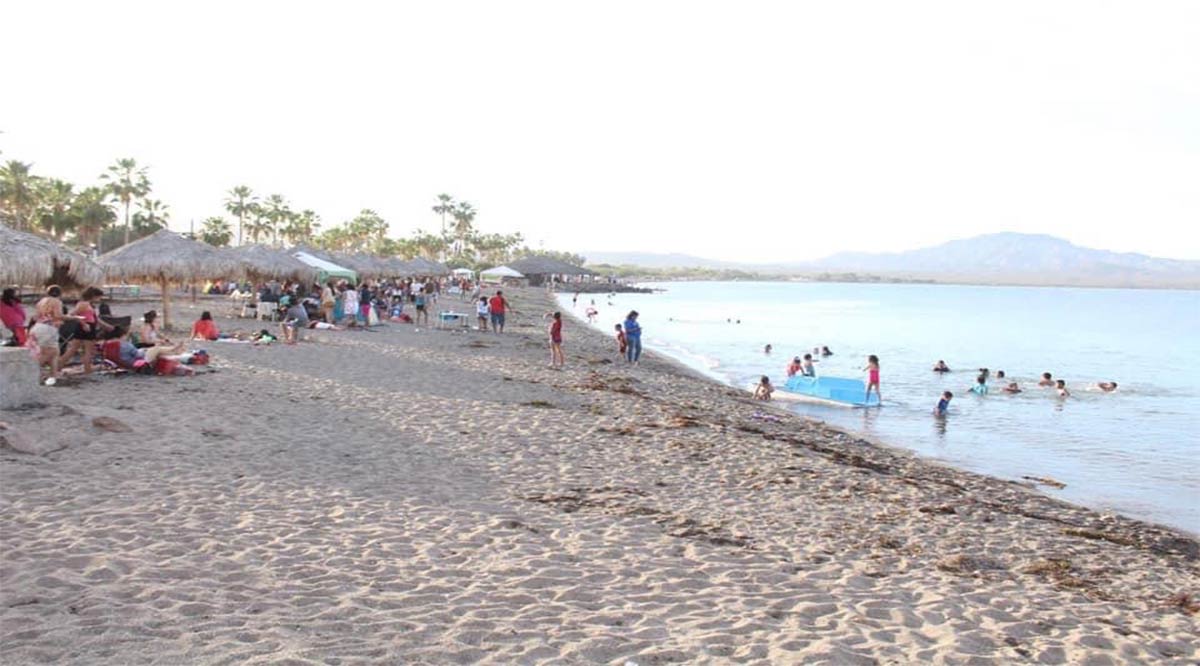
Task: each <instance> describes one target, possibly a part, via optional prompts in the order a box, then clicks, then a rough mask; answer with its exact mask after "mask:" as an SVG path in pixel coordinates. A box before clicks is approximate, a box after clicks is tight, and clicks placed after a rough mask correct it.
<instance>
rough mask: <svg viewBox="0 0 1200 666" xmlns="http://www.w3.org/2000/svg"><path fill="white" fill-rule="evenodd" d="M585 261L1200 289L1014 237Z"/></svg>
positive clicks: (1104, 255)
mask: <svg viewBox="0 0 1200 666" xmlns="http://www.w3.org/2000/svg"><path fill="white" fill-rule="evenodd" d="M584 254H585V256H586V257H587V258H588V263H589V264H600V263H604V264H614V265H634V266H640V267H644V268H647V269H663V268H705V269H728V270H744V271H753V272H758V273H767V274H777V275H796V276H808V277H818V278H825V279H828V278H830V277H836V276H837V275H838V274H846V273H854V274H856V275H857V276H858V277H864V276H875V277H879V278H882V279H916V280H932V281H935V282H958V283H983V284H1023V285H1063V286H1089V287H1170V288H1185V289H1196V288H1200V261H1184V260H1178V259H1162V258H1157V257H1150V256H1147V255H1144V254H1136V253H1129V252H1110V251H1108V250H1096V249H1092V248H1086V247H1080V246H1078V245H1075V244H1073V243H1071V242H1069V241H1066V240H1064V239H1061V238H1056V237H1054V236H1047V235H1044V234H1021V233H1013V232H1002V233H995V234H986V235H983V236H976V237H973V238H966V239H962V240H952V241H949V242H946V243H942V244H940V245H935V246H932V247H926V248H920V249H917V250H910V251H907V252H893V253H881V254H871V253H865V252H842V253H839V254H834V255H831V256H828V257H825V258H823V259H818V260H815V261H807V262H795V263H762V264H755V263H744V262H729V261H719V260H712V259H704V258H701V257H694V256H691V255H686V254H655V253H646V252H591V253H584Z"/></svg>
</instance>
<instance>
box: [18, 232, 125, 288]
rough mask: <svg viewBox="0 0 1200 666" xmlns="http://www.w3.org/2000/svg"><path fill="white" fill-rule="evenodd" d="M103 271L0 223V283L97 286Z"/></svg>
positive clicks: (76, 254)
mask: <svg viewBox="0 0 1200 666" xmlns="http://www.w3.org/2000/svg"><path fill="white" fill-rule="evenodd" d="M103 280H104V272H103V271H101V270H100V267H99V266H97V265H96V263H95V262H94V261H92V260H91V259H88V258H87V257H85V256H84V255H83V254H81V253H79V252H76V251H74V250H70V249H67V248H65V247H63V246H61V245H59V244H57V243H54V242H51V241H48V240H46V239H45V238H42V237H40V236H34V235H33V234H27V233H24V232H21V231H14V230H13V229H10V228H8V227H6V226H4V225H3V224H0V284H27V285H34V284H36V285H42V284H49V283H58V284H62V285H72V284H73V285H75V286H85V285H96V284H100V283H101V282H103Z"/></svg>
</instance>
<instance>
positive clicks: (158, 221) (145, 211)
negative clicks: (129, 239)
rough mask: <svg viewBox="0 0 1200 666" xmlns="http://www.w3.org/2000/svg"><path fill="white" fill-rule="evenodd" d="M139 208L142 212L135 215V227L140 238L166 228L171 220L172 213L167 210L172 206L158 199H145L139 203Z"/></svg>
mask: <svg viewBox="0 0 1200 666" xmlns="http://www.w3.org/2000/svg"><path fill="white" fill-rule="evenodd" d="M138 207H139V208H141V210H139V211H138V212H136V213H134V214H133V226H134V227H135V228H136V229H137V232H138V237H139V238H140V237H142V236H145V235H148V234H150V233H154V232H155V231H158V230H159V229H165V228H166V226H167V220H169V219H170V218H171V213H170V212H169V211H168V210H167V209H168V208H170V206H167V205H166V204H165V203H163V202H161V201H159V200H158V199H143V200H142V201H141V202H139V203H138Z"/></svg>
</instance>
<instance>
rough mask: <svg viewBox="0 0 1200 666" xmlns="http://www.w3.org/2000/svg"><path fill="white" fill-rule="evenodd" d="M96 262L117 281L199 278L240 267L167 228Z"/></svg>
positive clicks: (211, 276)
mask: <svg viewBox="0 0 1200 666" xmlns="http://www.w3.org/2000/svg"><path fill="white" fill-rule="evenodd" d="M99 264H100V267H101V268H103V269H104V273H105V275H107V276H108V277H110V278H115V279H119V280H171V281H186V280H199V279H205V278H213V277H225V276H229V275H234V274H236V273H237V271H238V268H239V264H238V262H237V261H235V260H233V259H232V258H230V257H229V256H227V255H225V254H223V253H222V252H220V251H219V250H217V248H215V247H213V246H211V245H208V244H206V243H201V242H199V241H194V240H188V239H187V238H184V237H183V236H180V235H179V234H177V233H175V232H173V231H168V230H166V229H162V230H160V231H156V232H154V233H153V234H151V235H150V236H146V237H145V238H142V239H139V240H136V241H134V242H132V243H130V244H129V245H123V246H121V247H119V248H117V249H115V250H113V251H112V252H106V253H104V254H103V255H101V256H100V260H99Z"/></svg>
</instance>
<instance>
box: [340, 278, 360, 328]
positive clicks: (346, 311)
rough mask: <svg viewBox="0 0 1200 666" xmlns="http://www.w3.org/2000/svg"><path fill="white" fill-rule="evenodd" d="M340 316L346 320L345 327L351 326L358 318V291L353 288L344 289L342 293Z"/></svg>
mask: <svg viewBox="0 0 1200 666" xmlns="http://www.w3.org/2000/svg"><path fill="white" fill-rule="evenodd" d="M342 316H343V317H345V318H346V320H347V323H346V325H347V326H353V325H354V323H355V321H356V317H357V316H358V291H357V290H355V289H354V287H346V289H345V291H343V292H342Z"/></svg>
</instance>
